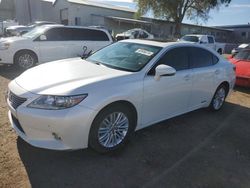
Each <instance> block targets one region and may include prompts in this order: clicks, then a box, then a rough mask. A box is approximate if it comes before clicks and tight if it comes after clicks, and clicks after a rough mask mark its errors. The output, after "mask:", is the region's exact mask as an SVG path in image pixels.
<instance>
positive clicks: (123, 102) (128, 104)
mask: <svg viewBox="0 0 250 188" xmlns="http://www.w3.org/2000/svg"><path fill="white" fill-rule="evenodd" d="M115 105H121V106H125V107H128V108H129V109H130V110H132V113H133V115H134V118H135V124H136V125H137V122H138V111H137V109H136V107H135V105H134V104H133V103H132V102H130V101H128V100H117V101H113V102H111V103H109V104H106V105H105V106H103V107H102V108H101V109H100V110H99V111H98V113H97V114H96V116H97V115H98V114H99V113H101V112H102V111H103V110H105V109H106V108H109V107H111V106H115ZM96 116H95V117H96Z"/></svg>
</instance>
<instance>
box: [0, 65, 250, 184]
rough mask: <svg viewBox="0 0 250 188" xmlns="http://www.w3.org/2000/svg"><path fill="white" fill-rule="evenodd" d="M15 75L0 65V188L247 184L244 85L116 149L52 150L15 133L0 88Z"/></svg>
mask: <svg viewBox="0 0 250 188" xmlns="http://www.w3.org/2000/svg"><path fill="white" fill-rule="evenodd" d="M18 74H20V73H19V72H16V71H14V70H13V69H11V68H8V67H2V66H0V88H1V90H0V117H1V119H0V187H30V186H32V187H119V188H120V187H121V188H122V187H157V188H158V187H171V188H175V187H184V188H189V187H190V188H196V187H197V188H219V187H226V188H231V187H232V188H235V187H237V188H241V187H242V188H243V187H244V188H249V187H250V90H249V89H248V90H247V89H243V88H236V89H235V91H234V92H233V93H232V95H231V96H230V97H229V98H228V99H227V103H226V104H225V106H224V108H223V109H222V110H221V111H220V112H217V113H213V112H210V111H208V110H206V109H201V110H197V111H195V112H191V113H188V114H185V115H182V116H179V117H177V118H173V119H170V120H167V121H165V122H162V123H159V124H157V125H156V126H152V127H149V128H147V129H144V130H141V131H139V132H137V133H136V135H135V136H134V137H133V139H132V140H131V142H130V143H129V144H128V145H127V147H125V148H124V149H123V150H122V151H119V152H116V153H114V154H109V155H100V154H97V153H95V152H93V151H91V150H89V149H86V150H82V151H71V152H55V151H48V150H43V149H37V148H34V147H32V146H30V145H28V144H26V143H25V142H23V141H22V140H21V139H20V138H17V136H16V134H15V133H14V131H13V130H12V129H11V128H10V124H9V122H8V119H7V107H6V103H5V99H4V92H5V90H6V87H7V84H8V82H9V81H10V80H11V79H13V78H14V77H16V76H17V75H18Z"/></svg>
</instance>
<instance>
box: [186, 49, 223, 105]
mask: <svg viewBox="0 0 250 188" xmlns="http://www.w3.org/2000/svg"><path fill="white" fill-rule="evenodd" d="M188 52H189V62H190V66H191V68H192V70H193V86H192V94H191V98H190V101H189V108H190V110H193V109H197V108H200V107H202V106H204V105H206V104H208V103H210V100H211V97H212V96H213V91H214V81H215V78H216V75H217V74H219V73H220V71H219V70H217V69H216V66H215V64H216V63H217V62H218V61H219V59H218V58H217V57H216V56H215V55H214V54H213V53H211V52H210V51H208V50H205V49H203V48H198V47H189V48H188Z"/></svg>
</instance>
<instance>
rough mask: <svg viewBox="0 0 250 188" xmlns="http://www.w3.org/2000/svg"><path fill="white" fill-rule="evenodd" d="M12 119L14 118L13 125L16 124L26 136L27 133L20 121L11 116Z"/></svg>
mask: <svg viewBox="0 0 250 188" xmlns="http://www.w3.org/2000/svg"><path fill="white" fill-rule="evenodd" d="M11 118H12V121H13V123H14V124H15V126H16V127H17V128H18V129H19V130H20V131H21V132H22V133H24V134H25V132H24V130H23V128H22V126H21V124H20V123H19V121H18V119H17V118H15V116H13V115H12V114H11Z"/></svg>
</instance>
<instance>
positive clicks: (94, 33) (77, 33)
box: [70, 28, 109, 41]
mask: <svg viewBox="0 0 250 188" xmlns="http://www.w3.org/2000/svg"><path fill="white" fill-rule="evenodd" d="M70 32H71V35H70V38H71V40H79V41H84V40H86V41H109V38H108V36H107V34H106V33H105V32H103V31H101V30H94V29H93V30H92V29H81V28H70Z"/></svg>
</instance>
